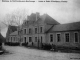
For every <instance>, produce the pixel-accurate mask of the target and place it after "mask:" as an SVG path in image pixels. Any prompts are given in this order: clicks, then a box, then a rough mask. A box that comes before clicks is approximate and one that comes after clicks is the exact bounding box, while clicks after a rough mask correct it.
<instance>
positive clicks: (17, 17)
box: [2, 9, 28, 26]
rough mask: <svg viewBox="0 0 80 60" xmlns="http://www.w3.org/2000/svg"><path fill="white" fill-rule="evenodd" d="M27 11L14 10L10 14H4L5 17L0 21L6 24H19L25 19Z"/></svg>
mask: <svg viewBox="0 0 80 60" xmlns="http://www.w3.org/2000/svg"><path fill="white" fill-rule="evenodd" d="M27 15H28V11H27V10H25V9H23V10H15V11H14V12H12V13H10V14H6V17H5V18H4V20H3V21H2V23H3V24H4V25H6V26H9V25H16V26H20V25H21V24H22V23H23V21H24V20H25V19H27Z"/></svg>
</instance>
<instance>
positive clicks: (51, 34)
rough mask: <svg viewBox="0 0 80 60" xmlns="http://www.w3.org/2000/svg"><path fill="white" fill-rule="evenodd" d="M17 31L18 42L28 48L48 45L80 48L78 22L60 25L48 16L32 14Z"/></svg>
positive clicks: (79, 24) (79, 25)
mask: <svg viewBox="0 0 80 60" xmlns="http://www.w3.org/2000/svg"><path fill="white" fill-rule="evenodd" d="M17 31H18V37H17V38H19V42H20V43H25V44H27V45H28V46H35V47H42V45H44V44H49V45H52V46H53V45H55V46H63V47H78V48H80V22H74V23H68V24H60V23H59V22H57V21H56V20H55V19H53V18H52V17H50V16H49V15H48V14H44V15H39V13H36V14H35V13H32V14H31V15H30V16H28V19H27V20H25V21H24V23H23V24H22V26H21V27H20V28H18V30H17Z"/></svg>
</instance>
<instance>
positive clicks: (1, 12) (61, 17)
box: [0, 0, 80, 37]
mask: <svg viewBox="0 0 80 60" xmlns="http://www.w3.org/2000/svg"><path fill="white" fill-rule="evenodd" d="M58 1H61V0H58ZM65 1H67V2H2V0H0V22H1V21H3V20H4V18H5V16H6V14H9V13H12V12H13V11H16V10H22V9H25V10H26V11H27V13H28V14H30V13H35V12H40V14H44V13H47V14H48V15H50V16H51V17H52V18H54V19H55V20H57V21H58V22H59V23H61V24H65V23H71V22H77V21H80V0H65ZM6 31H7V28H6V27H4V28H3V29H2V30H1V33H2V35H3V36H4V37H5V36H6Z"/></svg>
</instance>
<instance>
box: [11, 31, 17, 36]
mask: <svg viewBox="0 0 80 60" xmlns="http://www.w3.org/2000/svg"><path fill="white" fill-rule="evenodd" d="M10 35H18V31H14V32H13V33H11V34H10Z"/></svg>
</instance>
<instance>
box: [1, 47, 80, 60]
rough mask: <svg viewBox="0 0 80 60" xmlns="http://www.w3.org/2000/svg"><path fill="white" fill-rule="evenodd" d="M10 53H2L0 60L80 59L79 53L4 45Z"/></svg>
mask: <svg viewBox="0 0 80 60" xmlns="http://www.w3.org/2000/svg"><path fill="white" fill-rule="evenodd" d="M4 48H5V49H6V50H7V51H9V52H10V53H9V54H8V53H7V54H3V55H0V60H80V54H78V53H61V52H50V51H45V50H37V49H30V48H26V47H20V46H4Z"/></svg>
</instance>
